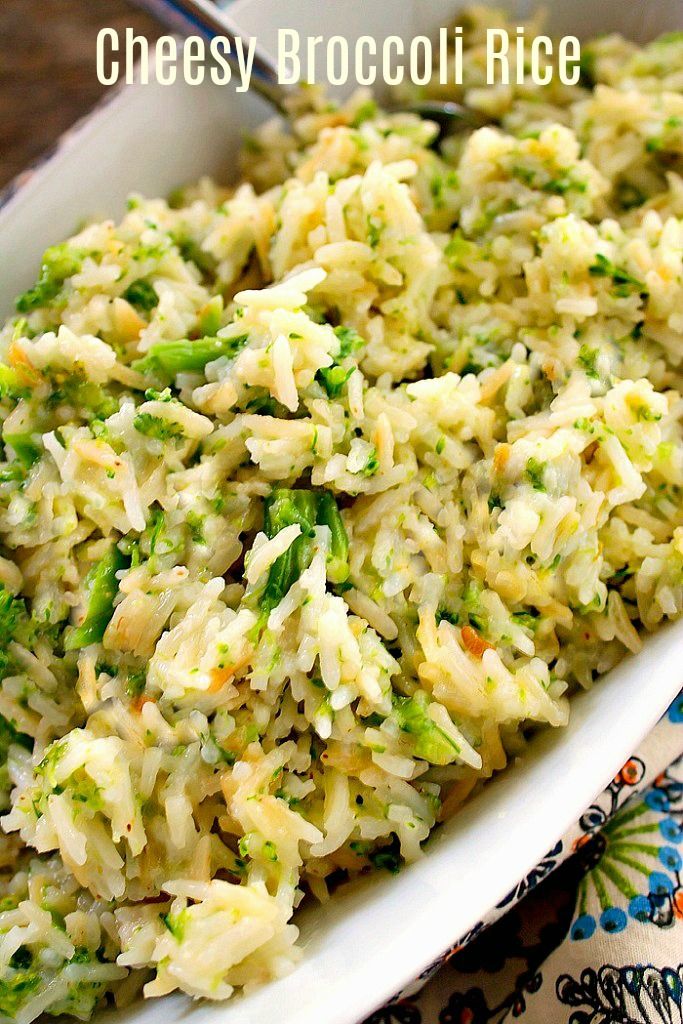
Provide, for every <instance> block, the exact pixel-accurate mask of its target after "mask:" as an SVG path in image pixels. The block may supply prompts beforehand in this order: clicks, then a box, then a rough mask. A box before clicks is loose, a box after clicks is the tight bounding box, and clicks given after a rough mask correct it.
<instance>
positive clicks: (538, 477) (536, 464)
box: [524, 456, 546, 491]
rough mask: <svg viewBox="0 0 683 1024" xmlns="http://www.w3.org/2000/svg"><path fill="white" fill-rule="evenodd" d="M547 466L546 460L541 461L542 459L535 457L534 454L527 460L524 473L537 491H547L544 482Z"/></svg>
mask: <svg viewBox="0 0 683 1024" xmlns="http://www.w3.org/2000/svg"><path fill="white" fill-rule="evenodd" d="M545 467H546V463H545V462H541V461H540V459H535V458H533V456H532V457H531V458H530V459H528V460H527V464H526V469H525V470H524V475H525V476H526V478H527V480H528V481H529V483H530V484H531V486H532V487H533V489H534V490H535V491H545V484H544V482H543V476H544V474H545Z"/></svg>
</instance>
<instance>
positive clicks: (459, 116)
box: [139, 0, 491, 142]
mask: <svg viewBox="0 0 683 1024" xmlns="http://www.w3.org/2000/svg"><path fill="white" fill-rule="evenodd" d="M139 3H140V6H142V7H145V8H146V9H147V10H148V11H150V13H152V14H154V15H155V16H156V17H157V18H158V19H159V20H160V21H163V22H164V23H165V24H166V25H168V26H169V27H170V28H172V29H174V30H175V31H176V32H178V33H179V34H180V35H183V36H189V35H200V36H201V37H202V38H203V39H204V40H205V41H207V42H210V41H211V40H212V39H214V38H215V37H216V36H222V37H224V38H226V39H227V40H228V42H229V43H230V54H225V59H226V60H227V61H228V62H229V63H230V64H234V63H235V60H236V58H235V41H236V40H237V39H241V40H242V41H243V42H244V44H245V45H246V42H247V40H246V39H245V37H244V35H243V33H242V32H241V30H240V29H239V28H238V27H237V26H236V25H235V24H234V22H233V21H232V20H231V19H230V18H229V17H228V16H227V14H226V13H225V12H224V11H223V10H221V9H220V8H219V7H217V6H216V4H215V3H213V2H212V0H139ZM249 88H251V89H253V90H254V92H256V93H258V94H259V96H261V97H262V98H263V99H265V100H266V102H267V103H269V104H270V106H271V107H273V108H274V109H275V110H276V111H277V112H278V113H279V114H281V115H283V116H285V117H286V116H287V112H288V107H289V103H290V100H291V97H292V90H291V89H290V88H289V87H287V86H284V85H282V84H281V83H280V82H279V80H278V72H277V67H276V65H275V64H274V62H273V60H272V58H271V57H270V56H269V55H268V54H267V53H265V52H264V51H263V50H262V49H261V48H260V47H259V46H258V45H256V47H255V49H254V62H253V66H252V73H251V78H250V85H249ZM387 109H388V110H389V111H390V112H391V113H399V112H405V113H410V114H416V115H417V116H418V117H421V118H424V119H425V120H429V121H434V122H435V124H437V125H438V128H439V133H438V136H437V138H436V139H435V140H434V141H435V142H438V141H440V140H441V139H443V138H445V137H446V136H449V135H455V134H457V133H458V132H464V131H473V130H474V129H475V128H481V127H482V126H483V125H485V124H490V123H491V121H490V119H488V118H486V117H484V116H483V115H482V114H480V113H479V112H478V111H476V110H472V108H471V107H467V106H465V105H464V104H462V103H455V102H454V101H452V100H420V101H416V102H414V103H410V104H407V105H391V104H390V105H388V107H387Z"/></svg>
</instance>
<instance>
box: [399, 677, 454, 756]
mask: <svg viewBox="0 0 683 1024" xmlns="http://www.w3.org/2000/svg"><path fill="white" fill-rule="evenodd" d="M429 703H430V701H429V697H428V696H427V694H426V693H425V692H424V690H418V691H417V693H415V694H414V696H412V697H400V696H397V695H394V710H393V715H394V718H395V720H396V722H397V724H398V727H399V728H400V729H401V730H402V731H403V732H406V733H409V734H410V735H411V736H412V737H414V740H413V751H414V754H415V757H419V758H422V760H424V761H429V762H430V764H441V765H444V764H451V763H452V762H453V761H454V760H455V759H456V757H457V756H458V754H459V753H460V748H459V747H458V745H457V743H455V742H454V741H453V740H452V739H451V737H450V736H448V735H447V733H445V732H444V731H443V729H440V728H439V726H438V725H437V724H436V722H433V721H432V719H431V718H430V717H429V715H428V713H427V708H428V707H429Z"/></svg>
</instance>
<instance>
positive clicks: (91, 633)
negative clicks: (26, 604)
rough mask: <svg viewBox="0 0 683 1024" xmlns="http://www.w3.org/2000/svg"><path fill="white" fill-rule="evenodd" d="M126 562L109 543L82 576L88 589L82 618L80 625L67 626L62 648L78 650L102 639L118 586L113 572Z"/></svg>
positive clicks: (112, 612) (125, 566) (122, 566)
mask: <svg viewBox="0 0 683 1024" xmlns="http://www.w3.org/2000/svg"><path fill="white" fill-rule="evenodd" d="M128 564H129V563H128V559H127V558H126V557H125V556H124V555H122V554H121V552H120V551H119V549H118V547H117V546H116V544H112V546H111V548H110V549H109V551H108V552H107V554H106V555H105V556H104V558H102V559H101V560H100V561H99V562H97V563H96V564H95V565H94V566H93V567H92V569H91V570H90V572H89V573H88V575H87V576H86V580H85V585H86V590H87V593H88V609H87V612H86V616H85V619H84V621H83V622H82V623H81V625H80V626H72V627H70V628H69V629H67V631H66V633H65V639H64V650H66V651H78V650H80V649H81V648H82V647H87V646H88V644H94V643H99V641H100V640H101V639H102V637H103V636H104V631H105V629H106V628H107V626H108V625H109V620H110V619H111V617H112V615H113V614H114V598H115V597H116V594H117V593H118V589H119V584H118V580H117V578H116V573H117V572H119V571H120V570H121V569H125V568H127V567H128Z"/></svg>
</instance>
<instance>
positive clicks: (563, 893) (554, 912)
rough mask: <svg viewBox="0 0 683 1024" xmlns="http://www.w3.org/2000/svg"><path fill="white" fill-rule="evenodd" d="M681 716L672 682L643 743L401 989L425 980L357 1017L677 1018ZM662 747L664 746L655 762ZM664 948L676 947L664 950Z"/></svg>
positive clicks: (433, 1022) (609, 1023)
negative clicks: (666, 703) (537, 858)
mask: <svg viewBox="0 0 683 1024" xmlns="http://www.w3.org/2000/svg"><path fill="white" fill-rule="evenodd" d="M679 726H683V691H681V693H680V694H679V696H678V698H677V699H676V700H675V701H674V702H673V704H672V705H671V707H670V708H669V710H668V712H667V715H666V716H665V718H664V719H663V721H662V723H660V726H659V727H658V730H660V732H658V733H656V738H655V739H654V740H653V741H651V742H650V743H649V746H648V745H647V744H646V753H645V752H644V753H643V755H642V756H635V757H632V758H631V759H630V760H629V761H628V762H627V763H626V764H625V765H624V767H623V768H622V769H621V771H620V772H619V773H618V774H617V775H616V776H615V778H614V779H613V780H612V782H611V783H610V785H609V786H608V787H607V788H606V789H605V790H604V791H603V793H602V794H601V796H600V797H599V799H598V800H596V801H595V803H594V804H592V805H591V806H590V807H589V808H588V809H587V810H586V812H585V813H584V814H583V815H582V817H581V819H580V821H579V822H578V823H577V825H576V827H575V829H574V830H573V831H572V832H570V833H569V834H568V835H567V836H565V837H563V839H562V840H561V841H559V842H558V843H557V844H556V845H555V846H554V847H553V849H552V850H549V851H548V853H547V854H546V856H545V857H544V858H543V860H542V861H541V862H540V863H539V864H538V865H537V866H536V868H534V870H533V871H532V872H530V873H529V875H527V877H526V878H524V879H522V880H521V881H520V882H519V883H518V885H516V886H515V887H514V889H513V890H512V891H511V892H509V893H508V895H507V896H506V897H505V898H504V899H503V900H501V902H500V903H499V904H498V906H497V907H496V908H495V910H494V911H493V912H492V915H491V917H490V918H489V919H487V920H486V921H480V922H478V923H477V924H476V925H475V926H474V927H473V928H471V929H470V930H469V931H468V933H467V934H466V935H464V936H462V938H461V939H460V940H459V941H458V942H457V943H456V944H455V945H454V946H453V947H452V948H451V949H450V950H448V951H447V952H446V953H445V954H444V956H443V957H442V958H440V960H439V961H438V962H437V963H435V964H433V965H432V966H431V967H430V968H428V969H427V970H425V971H423V972H422V974H421V976H420V978H419V979H418V981H417V982H416V983H414V984H413V985H412V986H411V987H410V988H409V989H407V990H406V993H407V992H412V993H415V991H416V990H418V991H419V989H420V986H423V985H425V983H426V982H428V984H426V988H424V990H423V991H422V992H421V993H420V994H419V995H415V994H412V995H411V996H407V995H405V994H404V996H403V998H400V997H397V998H396V999H395V1000H392V1002H391V1003H390V1004H388V1005H387V1006H385V1007H383V1008H382V1009H381V1010H378V1011H377V1012H376V1013H374V1014H373V1015H372V1016H371V1017H370V1018H368V1020H367V1022H366V1024H437V1020H438V1024H512V1022H514V1021H516V1020H520V1021H524V1020H525V1019H526V1018H527V1014H528V1013H529V1012H530V1011H531V1008H532V1007H533V1008H534V1009H533V1012H531V1016H530V1017H529V1019H530V1020H533V1022H534V1024H536V1022H538V1021H542V1022H543V1024H683V962H681V961H683V757H678V758H677V759H676V757H675V755H676V754H677V753H680V751H681V749H682V746H683V744H682V742H681V741H682V740H683V729H680V730H679V729H678V728H677V727H679ZM661 730H665V740H662V741H661V742H658V740H659V739H660V738H661V737H662V736H664V733H662V732H661ZM660 749H662V750H666V751H667V752H668V753H669V756H671V755H672V754H673V755H674V760H673V762H672V763H671V764H670V765H669V766H668V767H664V768H663V770H660V769H661V767H662V766H661V762H659V761H658V757H659V751H660ZM646 935H649V936H650V937H649V938H648V939H647V940H646V939H645V936H646ZM657 935H661V936H662V940H661V942H660V941H659V940H658V939H657V938H656V936H657ZM629 937H630V938H629ZM653 943H654V945H653ZM627 949H630V950H631V952H633V950H636V951H640V950H644V949H647V950H648V951H649V952H650V954H651V951H652V950H653V949H655V950H656V951H658V955H659V952H660V951H661V953H662V957H663V960H662V961H661V962H660V961H659V960H657V957H654V961H653V962H647V963H642V962H640V960H639V958H638V957H636V958H635V959H633V960H631V959H628V954H627V953H626V950H627ZM606 950H610V951H611V952H612V956H611V957H610V959H609V960H608V959H607V954H606V952H605V951H606ZM671 950H674V951H675V952H677V953H678V954H679V955H678V956H675V953H674V955H673V956H670V957H669V960H667V952H668V953H670V951H671ZM582 951H585V953H584V952H582ZM620 951H621V952H622V953H623V954H624V956H625V957H626V959H625V960H624V961H623V962H621V961H620V960H619V959H618V953H619V952H620ZM591 955H592V956H593V957H595V956H596V955H597V956H600V958H601V960H600V962H596V961H595V960H594V961H592V962H591V960H590V959H589V958H590V956H591ZM602 957H605V959H604V960H603V959H602ZM649 959H652V956H651V955H650V957H649V958H648V960H649ZM660 959H661V958H660ZM655 961H656V962H655ZM446 962H448V965H447V967H445V966H444V965H445V964H446ZM563 964H565V965H566V969H565V970H564V971H563V970H562V969H561V968H562V965H563ZM430 978H431V979H432V980H431V981H428V979H430ZM539 1007H542V1009H541V1015H540V1016H538V1009H539ZM534 1014H536V1015H534Z"/></svg>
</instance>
